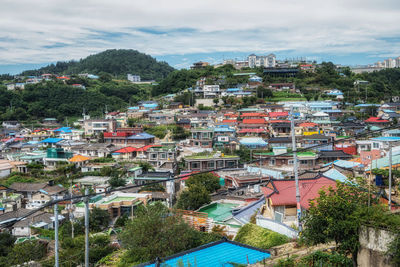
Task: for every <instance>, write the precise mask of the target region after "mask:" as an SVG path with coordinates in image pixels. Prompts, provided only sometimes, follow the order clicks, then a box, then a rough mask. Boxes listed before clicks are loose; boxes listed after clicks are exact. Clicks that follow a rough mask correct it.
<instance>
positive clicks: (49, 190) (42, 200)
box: [26, 184, 67, 209]
mask: <svg viewBox="0 0 400 267" xmlns="http://www.w3.org/2000/svg"><path fill="white" fill-rule="evenodd" d="M66 193H67V189H66V188H64V187H62V186H60V185H50V184H47V185H46V186H44V187H43V188H41V189H39V190H38V191H37V192H33V193H32V197H31V199H30V200H29V202H28V203H27V204H26V208H27V209H37V208H39V207H41V206H43V205H44V204H46V203H47V202H49V201H51V200H57V199H62V198H63V197H64V196H65V194H66Z"/></svg>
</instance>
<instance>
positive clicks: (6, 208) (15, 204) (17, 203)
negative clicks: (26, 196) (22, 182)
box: [0, 185, 23, 214]
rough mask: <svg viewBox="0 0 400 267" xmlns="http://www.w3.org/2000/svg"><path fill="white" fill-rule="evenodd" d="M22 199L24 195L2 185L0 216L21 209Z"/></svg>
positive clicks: (0, 187) (0, 188)
mask: <svg viewBox="0 0 400 267" xmlns="http://www.w3.org/2000/svg"><path fill="white" fill-rule="evenodd" d="M22 198H23V197H22V195H21V194H18V193H15V192H14V190H13V189H10V188H8V187H6V186H4V185H0V214H3V213H6V212H11V211H16V210H18V209H20V208H21V205H22Z"/></svg>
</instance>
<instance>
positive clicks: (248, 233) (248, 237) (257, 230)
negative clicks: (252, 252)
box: [235, 223, 290, 249]
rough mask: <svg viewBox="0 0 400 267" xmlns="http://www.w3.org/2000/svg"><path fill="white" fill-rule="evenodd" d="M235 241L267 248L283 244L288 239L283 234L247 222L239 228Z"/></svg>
mask: <svg viewBox="0 0 400 267" xmlns="http://www.w3.org/2000/svg"><path fill="white" fill-rule="evenodd" d="M235 241H237V242H240V243H244V244H247V245H250V246H253V247H257V248H262V249H268V248H271V247H274V246H279V245H282V244H285V243H287V242H289V241H290V239H289V238H288V237H287V236H285V235H281V234H279V233H276V232H273V231H271V230H268V229H265V228H262V227H260V226H258V225H255V224H251V223H249V224H246V225H244V226H243V227H242V228H240V230H239V232H238V234H237V235H236V237H235Z"/></svg>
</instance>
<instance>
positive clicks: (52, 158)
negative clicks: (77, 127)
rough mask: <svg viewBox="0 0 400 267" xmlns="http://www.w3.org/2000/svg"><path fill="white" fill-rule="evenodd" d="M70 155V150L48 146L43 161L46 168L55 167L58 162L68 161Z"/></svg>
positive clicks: (71, 154)
mask: <svg viewBox="0 0 400 267" xmlns="http://www.w3.org/2000/svg"><path fill="white" fill-rule="evenodd" d="M72 156H73V153H72V152H69V151H65V150H64V149H63V148H48V149H47V151H46V157H45V158H44V159H43V163H44V165H45V166H46V167H47V168H49V169H55V168H56V167H57V164H59V163H68V160H69V159H70V158H72Z"/></svg>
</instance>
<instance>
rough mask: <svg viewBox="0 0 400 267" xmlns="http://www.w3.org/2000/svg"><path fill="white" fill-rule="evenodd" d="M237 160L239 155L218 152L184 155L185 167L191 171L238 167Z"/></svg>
mask: <svg viewBox="0 0 400 267" xmlns="http://www.w3.org/2000/svg"><path fill="white" fill-rule="evenodd" d="M239 160H240V157H239V156H236V155H225V154H218V153H216V154H213V155H211V154H210V155H193V156H188V157H184V161H185V169H186V170H191V171H206V170H212V169H215V168H238V166H239Z"/></svg>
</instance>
